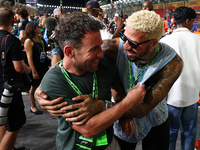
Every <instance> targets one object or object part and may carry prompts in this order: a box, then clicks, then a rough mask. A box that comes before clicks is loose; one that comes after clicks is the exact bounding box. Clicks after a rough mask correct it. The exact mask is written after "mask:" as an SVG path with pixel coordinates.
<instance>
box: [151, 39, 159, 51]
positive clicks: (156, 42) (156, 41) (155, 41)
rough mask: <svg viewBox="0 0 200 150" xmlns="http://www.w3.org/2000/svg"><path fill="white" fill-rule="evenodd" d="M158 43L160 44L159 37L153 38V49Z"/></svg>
mask: <svg viewBox="0 0 200 150" xmlns="http://www.w3.org/2000/svg"><path fill="white" fill-rule="evenodd" d="M157 44H158V40H157V39H155V40H153V42H152V48H151V49H153V48H154V47H155V46H156V45H157Z"/></svg>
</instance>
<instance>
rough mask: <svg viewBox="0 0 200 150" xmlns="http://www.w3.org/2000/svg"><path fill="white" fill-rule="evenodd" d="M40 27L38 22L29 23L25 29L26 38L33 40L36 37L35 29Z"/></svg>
mask: <svg viewBox="0 0 200 150" xmlns="http://www.w3.org/2000/svg"><path fill="white" fill-rule="evenodd" d="M37 26H38V24H37V23H36V22H29V23H27V25H26V28H25V38H33V37H34V36H35V28H36V27H37Z"/></svg>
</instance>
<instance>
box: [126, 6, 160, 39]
mask: <svg viewBox="0 0 200 150" xmlns="http://www.w3.org/2000/svg"><path fill="white" fill-rule="evenodd" d="M127 26H128V27H130V28H131V29H133V30H139V31H141V32H146V33H147V35H146V36H147V38H148V39H157V40H159V39H160V38H161V36H162V34H163V20H162V18H161V17H160V16H159V15H158V14H156V13H155V12H154V11H149V10H141V11H137V12H135V13H133V14H132V15H131V16H129V17H128V19H127Z"/></svg>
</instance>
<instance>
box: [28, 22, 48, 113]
mask: <svg viewBox="0 0 200 150" xmlns="http://www.w3.org/2000/svg"><path fill="white" fill-rule="evenodd" d="M40 32H41V31H40V28H39V26H38V24H37V23H36V22H29V23H28V24H27V26H26V29H25V37H26V40H25V42H24V48H25V50H26V55H27V59H28V64H29V66H30V68H31V70H32V74H30V77H31V79H32V83H31V89H30V92H29V95H30V100H31V108H30V112H31V113H34V114H35V115H40V114H42V112H41V111H40V110H38V108H37V107H36V103H35V98H34V93H35V90H36V88H37V87H38V86H39V84H40V82H41V80H42V78H43V76H44V75H45V73H46V72H47V70H48V62H47V57H46V52H47V44H46V43H45V40H44V39H43V37H42V36H39V34H40Z"/></svg>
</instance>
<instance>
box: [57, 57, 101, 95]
mask: <svg viewBox="0 0 200 150" xmlns="http://www.w3.org/2000/svg"><path fill="white" fill-rule="evenodd" d="M61 71H62V73H63V75H64V76H65V78H66V80H67V82H68V83H69V84H70V86H71V87H72V88H73V89H74V91H76V93H77V94H78V95H83V94H82V93H81V91H80V90H79V88H78V87H77V86H76V85H75V84H74V83H73V82H72V80H71V78H70V76H69V74H68V73H67V71H66V70H65V69H64V67H63V61H62V63H61ZM92 98H95V99H98V84H97V76H96V72H94V73H93V88H92Z"/></svg>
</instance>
